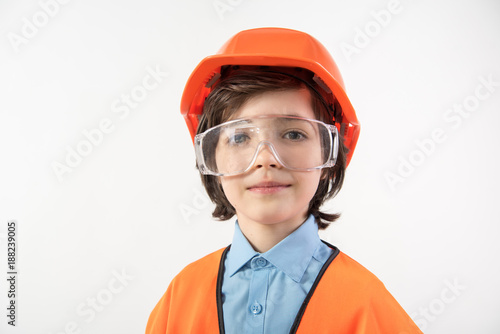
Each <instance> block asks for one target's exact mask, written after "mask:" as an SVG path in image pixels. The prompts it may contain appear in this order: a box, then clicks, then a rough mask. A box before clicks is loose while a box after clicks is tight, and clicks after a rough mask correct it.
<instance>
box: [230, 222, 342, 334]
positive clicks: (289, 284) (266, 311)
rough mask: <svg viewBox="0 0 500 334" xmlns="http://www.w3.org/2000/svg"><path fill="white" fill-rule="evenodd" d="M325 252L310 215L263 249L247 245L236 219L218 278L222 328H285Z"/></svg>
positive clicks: (235, 333) (273, 331)
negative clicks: (286, 234)
mask: <svg viewBox="0 0 500 334" xmlns="http://www.w3.org/2000/svg"><path fill="white" fill-rule="evenodd" d="M331 253H332V250H331V249H330V248H329V247H328V246H327V245H325V244H324V243H323V242H321V240H320V238H319V236H318V226H317V225H316V223H315V221H314V217H313V216H309V218H308V219H307V220H306V221H305V222H304V223H303V224H302V225H301V226H300V227H299V228H298V229H297V230H295V231H294V232H293V233H291V234H290V235H289V236H287V237H286V238H285V239H283V240H282V241H281V242H279V243H278V244H277V245H275V246H274V247H273V248H271V249H270V250H269V251H267V252H265V253H258V252H256V251H255V250H254V249H253V248H252V246H251V245H250V243H249V242H248V240H247V239H246V238H245V236H244V235H243V233H242V232H241V230H240V227H239V225H238V221H236V223H235V231H234V237H233V242H232V244H231V248H230V250H229V252H228V254H227V258H226V260H225V262H224V267H225V270H224V280H223V283H222V301H223V304H222V307H223V313H224V327H225V331H226V333H228V334H244V333H245V334H246V333H252V334H254V333H260V334H262V333H268V334H280V333H289V331H290V328H291V327H292V324H293V321H294V319H295V316H296V315H297V313H298V311H299V309H300V306H301V304H302V302H303V301H304V298H305V297H306V295H307V293H308V292H309V290H310V288H311V286H312V285H313V283H314V280H315V279H316V276H317V275H318V273H319V271H320V270H321V267H322V266H323V264H324V263H325V262H326V260H327V259H328V257H329V256H330V254H331Z"/></svg>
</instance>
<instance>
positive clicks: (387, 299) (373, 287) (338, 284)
mask: <svg viewBox="0 0 500 334" xmlns="http://www.w3.org/2000/svg"><path fill="white" fill-rule="evenodd" d="M327 245H328V246H329V247H330V248H332V249H333V254H332V255H331V256H330V258H329V259H328V260H327V261H326V263H325V264H324V266H323V268H322V269H321V271H320V273H319V274H318V277H317V278H316V281H315V282H314V284H313V286H312V287H311V290H310V291H309V293H308V295H307V296H306V298H305V300H304V302H303V304H302V307H301V309H300V311H299V313H298V314H297V317H296V318H295V322H294V324H293V326H292V328H291V330H290V333H299V334H300V333H303V334H310V333H314V334H321V333H325V334H326V333H335V334H372V333H373V334H413V333H420V334H421V333H422V332H421V331H420V329H419V328H418V327H417V326H416V325H415V323H414V322H413V320H412V319H411V318H410V317H409V316H408V314H407V313H406V312H405V311H404V310H403V308H402V307H401V306H400V305H399V304H398V302H397V301H396V300H395V299H394V297H393V296H392V295H391V294H390V293H389V292H388V291H387V290H386V288H385V287H384V285H383V283H382V282H381V281H380V280H379V279H378V278H377V277H376V276H375V275H373V274H372V273H371V272H369V271H368V270H367V269H365V268H364V267H363V266H361V265H360V264H359V263H357V262H356V261H354V260H353V259H351V258H350V257H349V256H347V255H345V254H344V253H342V252H340V251H339V250H338V249H337V248H336V247H335V246H332V245H330V244H327ZM228 250H229V247H227V248H225V249H220V250H218V251H216V252H214V253H212V254H209V255H207V256H205V257H204V258H202V259H200V260H198V261H196V262H193V263H191V264H190V265H188V266H187V267H186V268H184V269H183V270H182V271H181V272H180V273H179V274H178V275H177V276H176V277H175V278H174V279H173V280H172V282H171V283H170V285H169V287H168V289H167V292H166V293H165V294H164V295H163V297H162V298H161V299H160V301H159V302H158V304H157V305H156V307H155V308H154V310H153V311H152V312H151V315H150V317H149V321H148V324H147V327H146V334H187V333H193V334H212V333H213V334H219V333H220V334H222V333H224V318H223V315H222V301H221V286H222V278H223V274H224V260H225V258H226V254H227V251H228Z"/></svg>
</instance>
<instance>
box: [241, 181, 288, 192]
mask: <svg viewBox="0 0 500 334" xmlns="http://www.w3.org/2000/svg"><path fill="white" fill-rule="evenodd" d="M290 186H291V185H290V184H286V183H279V182H272V181H267V182H260V183H257V184H255V185H253V186H250V187H248V188H247V189H248V190H249V191H251V192H253V193H257V194H273V193H277V192H280V191H282V190H284V189H286V188H288V187H290Z"/></svg>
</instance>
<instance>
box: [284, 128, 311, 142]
mask: <svg viewBox="0 0 500 334" xmlns="http://www.w3.org/2000/svg"><path fill="white" fill-rule="evenodd" d="M283 138H285V139H289V140H292V141H300V140H304V139H307V136H306V135H305V134H304V133H303V132H301V131H298V130H290V131H287V132H286V133H285V134H284V135H283Z"/></svg>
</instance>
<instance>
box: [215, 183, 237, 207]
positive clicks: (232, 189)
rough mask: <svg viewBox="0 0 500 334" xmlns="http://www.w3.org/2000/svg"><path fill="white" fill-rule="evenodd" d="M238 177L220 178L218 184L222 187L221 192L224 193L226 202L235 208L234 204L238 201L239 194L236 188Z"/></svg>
mask: <svg viewBox="0 0 500 334" xmlns="http://www.w3.org/2000/svg"><path fill="white" fill-rule="evenodd" d="M237 178H238V177H234V176H233V177H221V178H220V179H219V181H220V184H221V186H222V190H223V191H224V194H225V195H226V198H227V200H228V201H229V203H231V204H232V205H233V206H235V202H236V201H237V199H238V196H239V194H238V192H239V190H238V189H239V187H238V180H237Z"/></svg>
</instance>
